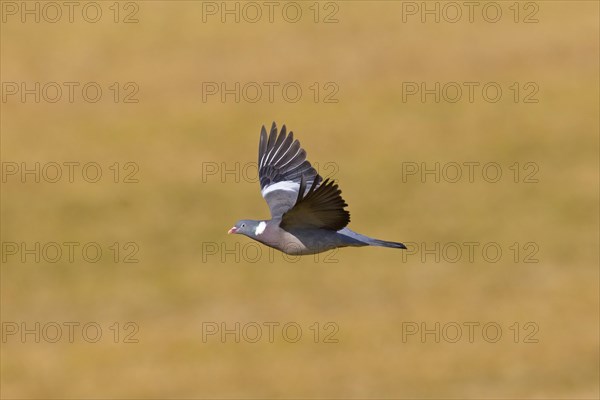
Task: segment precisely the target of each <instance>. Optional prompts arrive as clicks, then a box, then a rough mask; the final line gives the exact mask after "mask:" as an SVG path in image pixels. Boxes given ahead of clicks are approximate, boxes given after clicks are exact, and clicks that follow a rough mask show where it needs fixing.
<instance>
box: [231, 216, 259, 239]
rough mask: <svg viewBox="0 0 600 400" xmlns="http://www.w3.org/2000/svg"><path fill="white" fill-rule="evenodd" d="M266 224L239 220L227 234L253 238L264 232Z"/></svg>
mask: <svg viewBox="0 0 600 400" xmlns="http://www.w3.org/2000/svg"><path fill="white" fill-rule="evenodd" d="M266 225H267V224H266V222H264V221H253V220H251V219H241V220H239V221H238V222H236V223H235V225H234V226H233V228H231V229H230V230H229V232H227V233H239V234H242V235H246V236H249V237H255V236H256V235H258V234H260V233H262V231H264V230H265V227H266Z"/></svg>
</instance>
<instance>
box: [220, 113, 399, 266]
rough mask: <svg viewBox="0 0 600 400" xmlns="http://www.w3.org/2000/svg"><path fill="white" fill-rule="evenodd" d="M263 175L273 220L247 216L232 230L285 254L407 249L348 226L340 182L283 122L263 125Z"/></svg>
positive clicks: (260, 170) (260, 156)
mask: <svg viewBox="0 0 600 400" xmlns="http://www.w3.org/2000/svg"><path fill="white" fill-rule="evenodd" d="M258 176H259V180H260V188H261V193H262V196H263V197H264V199H265V200H266V202H267V204H268V205H269V209H270V210H271V219H270V220H265V221H254V220H248V219H242V220H240V221H238V222H236V224H235V226H234V227H233V228H231V229H230V230H229V232H227V233H238V234H242V235H246V236H248V237H249V238H251V239H254V240H257V241H259V242H260V243H263V244H265V245H267V246H270V247H273V248H275V249H277V250H280V251H282V252H284V253H286V254H291V255H307V254H316V253H321V252H324V251H328V250H331V249H335V248H337V247H347V246H353V247H360V246H382V247H393V248H396V249H406V246H404V245H403V244H402V243H397V242H387V241H384V240H378V239H373V238H370V237H368V236H364V235H361V234H359V233H356V232H353V231H351V230H350V229H348V228H346V225H348V223H349V222H350V213H349V212H348V211H346V210H345V209H344V207H347V206H348V205H347V204H346V202H345V201H344V199H342V196H341V193H342V192H341V190H340V189H339V188H338V185H337V184H336V183H335V182H333V181H330V180H329V179H325V180H323V178H322V177H321V176H320V175H319V174H318V173H317V171H316V170H315V169H314V168H313V167H312V166H311V165H310V163H309V162H308V160H306V151H304V149H302V148H301V147H300V142H298V140H294V134H293V132H290V133H289V134H288V133H287V132H286V127H285V125H283V126H282V127H281V131H280V132H279V134H278V133H277V126H276V124H275V122H273V125H272V127H271V132H270V133H269V135H268V136H267V130H266V129H265V127H264V126H263V127H262V130H261V132H260V143H259V146H258Z"/></svg>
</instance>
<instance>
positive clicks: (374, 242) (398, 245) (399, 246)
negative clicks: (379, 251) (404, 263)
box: [368, 239, 406, 249]
mask: <svg viewBox="0 0 600 400" xmlns="http://www.w3.org/2000/svg"><path fill="white" fill-rule="evenodd" d="M368 243H369V244H370V245H371V246H381V247H393V248H394V249H406V246H405V245H403V244H402V243H399V242H388V241H387V240H379V239H371V240H370V241H369V242H368Z"/></svg>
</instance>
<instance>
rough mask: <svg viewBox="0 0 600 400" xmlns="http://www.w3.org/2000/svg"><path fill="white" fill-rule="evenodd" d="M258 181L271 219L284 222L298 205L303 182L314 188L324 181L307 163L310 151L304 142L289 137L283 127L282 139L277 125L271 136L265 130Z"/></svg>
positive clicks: (291, 135) (259, 154)
mask: <svg viewBox="0 0 600 400" xmlns="http://www.w3.org/2000/svg"><path fill="white" fill-rule="evenodd" d="M258 177H259V179H260V189H261V193H262V196H263V197H264V198H265V200H266V201H267V204H268V205H269V209H270V210H271V218H280V217H281V216H282V215H283V214H284V213H285V212H286V211H288V210H289V209H291V208H292V207H293V206H294V204H296V200H297V199H298V198H299V196H298V193H299V190H300V184H301V182H305V184H309V185H312V184H313V183H315V182H316V183H317V184H318V183H319V182H321V181H322V178H321V177H320V176H319V174H317V171H316V170H315V169H314V168H313V167H312V166H311V165H310V163H309V162H308V161H307V160H306V151H304V149H302V148H301V147H300V142H298V140H294V134H293V132H290V133H289V134H287V132H286V128H285V125H283V126H282V127H281V132H279V135H278V134H277V126H276V125H275V122H273V125H272V126H271V132H270V133H269V135H268V136H267V130H266V129H265V127H264V126H263V127H262V130H261V132H260V143H259V146H258ZM303 192H304V189H303Z"/></svg>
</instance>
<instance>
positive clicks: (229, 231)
mask: <svg viewBox="0 0 600 400" xmlns="http://www.w3.org/2000/svg"><path fill="white" fill-rule="evenodd" d="M236 231H237V228H236V227H235V226H234V227H233V228H231V229H230V230H228V231H227V234H228V235H231V234H232V233H235V232H236Z"/></svg>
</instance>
